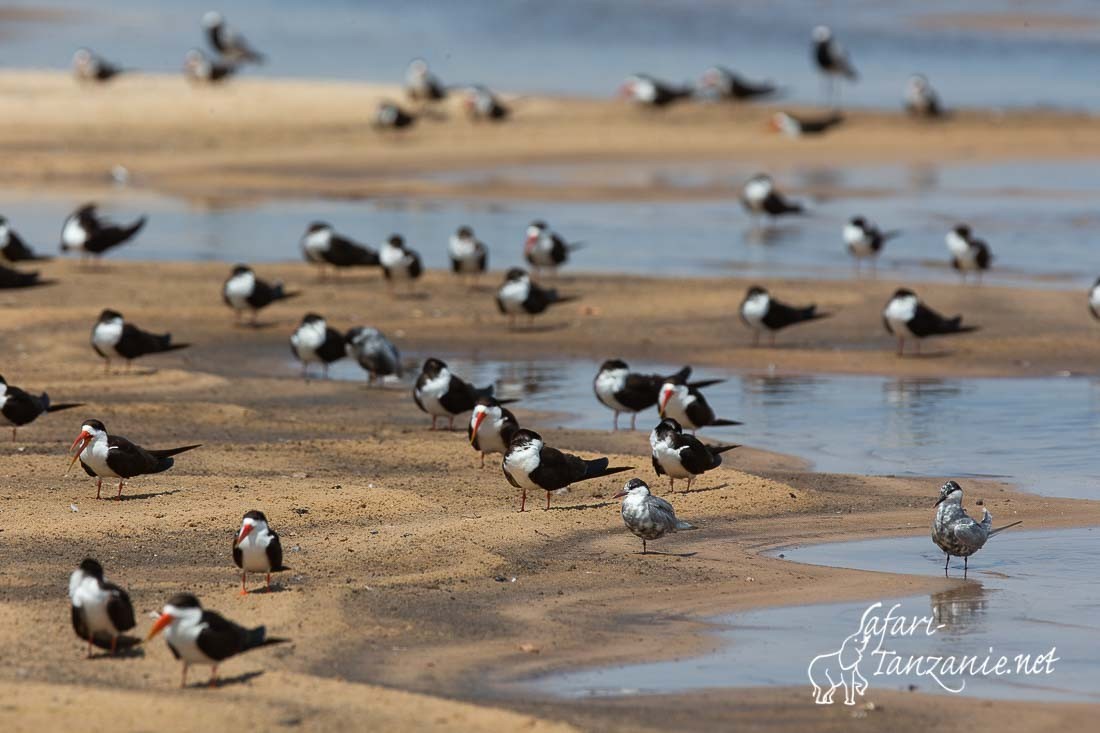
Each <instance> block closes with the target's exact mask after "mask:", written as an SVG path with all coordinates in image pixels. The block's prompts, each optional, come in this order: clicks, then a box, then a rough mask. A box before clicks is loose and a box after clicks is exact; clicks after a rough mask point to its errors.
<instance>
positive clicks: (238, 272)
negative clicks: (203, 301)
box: [222, 265, 299, 326]
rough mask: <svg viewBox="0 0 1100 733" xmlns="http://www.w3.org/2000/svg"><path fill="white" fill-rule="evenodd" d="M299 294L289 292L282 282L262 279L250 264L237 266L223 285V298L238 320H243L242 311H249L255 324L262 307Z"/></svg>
mask: <svg viewBox="0 0 1100 733" xmlns="http://www.w3.org/2000/svg"><path fill="white" fill-rule="evenodd" d="M298 295H299V293H297V292H288V291H287V290H286V288H284V287H283V284H282V283H281V282H275V283H269V282H267V281H266V280H261V279H260V278H258V277H256V273H255V272H253V271H252V268H251V267H249V266H248V265H237V266H235V267H234V268H233V272H232V273H230V275H229V278H228V279H227V280H226V281H225V285H223V286H222V300H224V301H225V304H226V305H227V306H229V307H230V308H232V309H233V312H234V313H236V316H237V321H238V322H239V321H240V320H241V314H242V313H244V312H245V311H249V312H250V313H251V314H252V320H251V325H253V326H255V325H256V318H257V316H258V315H259V312H260V310H261V309H263V308H266V307H268V306H269V305H271V304H272V303H276V302H278V301H280V300H287V299H289V298H294V297H297V296H298Z"/></svg>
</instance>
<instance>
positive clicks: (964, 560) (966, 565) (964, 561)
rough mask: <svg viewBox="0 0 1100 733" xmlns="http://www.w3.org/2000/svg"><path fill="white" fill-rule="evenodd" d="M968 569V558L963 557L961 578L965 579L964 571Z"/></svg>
mask: <svg viewBox="0 0 1100 733" xmlns="http://www.w3.org/2000/svg"><path fill="white" fill-rule="evenodd" d="M969 569H970V558H969V557H964V558H963V577H964V578H965V577H966V571H967V570H969Z"/></svg>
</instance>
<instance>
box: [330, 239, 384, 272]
mask: <svg viewBox="0 0 1100 733" xmlns="http://www.w3.org/2000/svg"><path fill="white" fill-rule="evenodd" d="M323 257H324V258H325V261H326V262H328V263H329V264H330V265H335V266H336V267H353V266H357V265H358V266H364V267H370V266H376V265H378V264H379V261H378V253H377V252H375V251H374V250H373V249H371V248H370V247H367V246H365V245H362V244H359V243H358V242H353V241H351V240H350V239H347V238H346V237H341V236H340V235H338V234H333V235H332V238H331V239H330V240H329V246H328V249H327V250H325V252H324V254H323Z"/></svg>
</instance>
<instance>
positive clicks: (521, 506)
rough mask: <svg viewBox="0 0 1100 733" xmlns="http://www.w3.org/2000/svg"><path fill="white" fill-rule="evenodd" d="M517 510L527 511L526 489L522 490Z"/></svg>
mask: <svg viewBox="0 0 1100 733" xmlns="http://www.w3.org/2000/svg"><path fill="white" fill-rule="evenodd" d="M519 510H520V511H521V512H525V511H527V489H524V490H523V498H521V499H520V500H519Z"/></svg>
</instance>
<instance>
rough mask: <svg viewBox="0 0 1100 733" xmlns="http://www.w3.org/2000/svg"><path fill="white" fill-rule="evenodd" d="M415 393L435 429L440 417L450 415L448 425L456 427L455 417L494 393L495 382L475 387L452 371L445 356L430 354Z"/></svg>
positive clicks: (505, 402)
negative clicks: (430, 417)
mask: <svg viewBox="0 0 1100 733" xmlns="http://www.w3.org/2000/svg"><path fill="white" fill-rule="evenodd" d="M412 395H413V401H414V402H416V406H417V407H419V408H420V409H421V411H423V412H426V413H428V414H429V415H431V416H432V430H435V428H436V422H437V421H438V420H439V418H441V417H445V418H447V429H448V430H453V429H454V420H455V417H457V416H458V415H461V414H463V413H465V412H469V411H470V410H472V409H474V406H475V405H476V404H477V401H478V400H479V399H481V398H482V397H492V396H493V385H491V384H490V385H488V386H486V387H475V386H473V385H472V384H470V383H469V382H467V381H465V380H463V379H462V378H460V377H457V376H455V375H454V374H452V373H451V370H450V368H449V367H448V366H447V365H446V364H445V363H443V361H442V360H440V359H436V358H434V357H430V358H428V359H426V360H425V361H424V366H423V367H421V368H420V375H419V376H417V378H416V384H415V385H413V391H412ZM511 402H514V400H502V401H501V403H500V404H502V405H503V404H508V403H511Z"/></svg>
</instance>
